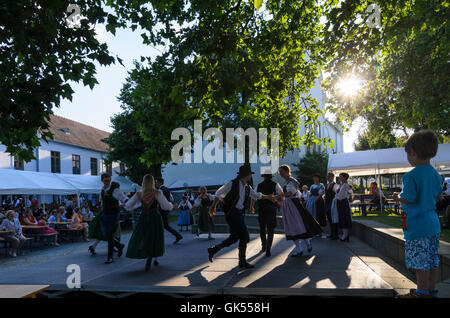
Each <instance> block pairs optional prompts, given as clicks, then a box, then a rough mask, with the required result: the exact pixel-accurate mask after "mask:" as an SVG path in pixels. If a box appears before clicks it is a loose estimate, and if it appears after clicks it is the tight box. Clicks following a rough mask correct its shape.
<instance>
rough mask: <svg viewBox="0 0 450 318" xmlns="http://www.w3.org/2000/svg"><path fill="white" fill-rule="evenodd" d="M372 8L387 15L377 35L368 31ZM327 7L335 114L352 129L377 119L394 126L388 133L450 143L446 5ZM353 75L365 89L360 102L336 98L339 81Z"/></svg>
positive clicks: (406, 2) (408, 2) (407, 0)
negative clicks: (416, 133) (421, 134)
mask: <svg viewBox="0 0 450 318" xmlns="http://www.w3.org/2000/svg"><path fill="white" fill-rule="evenodd" d="M372 3H376V4H377V5H378V6H379V8H380V9H381V27H379V28H373V27H371V26H370V24H368V23H367V20H369V19H370V18H371V17H370V15H369V14H368V13H366V9H367V8H368V7H369V5H371V4H372ZM328 6H329V7H328V9H325V10H326V12H327V19H328V22H327V26H326V29H327V32H326V34H325V38H326V39H327V43H329V45H328V50H326V52H327V53H326V54H329V55H331V56H332V59H331V60H330V62H329V64H328V69H329V71H330V72H331V74H332V75H331V77H330V80H329V81H328V83H327V84H326V85H325V87H327V88H328V89H329V90H330V91H331V99H330V103H331V108H330V109H331V110H332V111H334V112H335V113H336V114H337V115H338V117H339V118H340V119H341V121H343V122H344V121H345V122H346V123H347V124H348V123H351V122H352V121H353V120H354V119H355V118H356V117H359V116H361V117H363V118H368V117H370V114H371V113H372V112H377V114H378V115H380V114H383V116H382V118H383V120H384V121H386V122H387V123H388V124H389V126H390V129H386V130H385V133H392V132H393V131H395V130H402V131H404V130H406V129H412V130H418V129H422V128H429V129H432V130H434V131H435V132H436V133H437V135H438V136H439V137H440V139H441V141H443V140H445V138H448V136H449V134H450V131H449V127H450V116H449V109H448V105H449V91H450V89H449V81H448V74H449V73H450V65H449V63H448V55H449V53H450V46H449V45H448V43H449V42H450V41H449V26H448V16H449V10H450V8H449V4H448V1H446V0H440V1H438V0H432V1H430V0H414V1H413V0H402V1H373V0H357V1H355V0H347V1H341V2H338V1H330V2H329V3H328ZM358 18H361V19H358ZM349 75H355V76H358V77H360V78H361V79H363V80H364V82H365V85H364V87H363V88H362V90H361V92H360V94H359V95H358V96H356V97H354V98H347V97H345V96H342V95H340V94H339V91H338V90H337V85H336V84H337V83H338V82H339V80H340V79H341V78H342V77H345V76H349ZM368 122H369V124H370V120H368ZM384 127H385V128H386V125H384Z"/></svg>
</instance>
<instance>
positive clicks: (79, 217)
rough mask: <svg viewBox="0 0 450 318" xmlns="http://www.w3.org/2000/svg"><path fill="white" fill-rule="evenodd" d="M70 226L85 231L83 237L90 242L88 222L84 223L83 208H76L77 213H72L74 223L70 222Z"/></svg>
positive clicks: (72, 228)
mask: <svg viewBox="0 0 450 318" xmlns="http://www.w3.org/2000/svg"><path fill="white" fill-rule="evenodd" d="M69 228H70V229H71V230H75V231H79V230H82V231H83V239H84V240H85V241H86V242H89V240H88V238H87V235H88V224H87V223H83V214H81V210H80V209H79V208H76V209H75V213H73V215H72V223H70V226H69Z"/></svg>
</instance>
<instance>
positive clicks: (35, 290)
mask: <svg viewBox="0 0 450 318" xmlns="http://www.w3.org/2000/svg"><path fill="white" fill-rule="evenodd" d="M48 288H50V285H0V298H36V295H37V294H40V293H42V292H43V291H45V290H47V289H48Z"/></svg>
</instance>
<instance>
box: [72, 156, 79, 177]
mask: <svg viewBox="0 0 450 318" xmlns="http://www.w3.org/2000/svg"><path fill="white" fill-rule="evenodd" d="M80 166H81V165H80V156H79V155H72V172H73V174H80V171H81V169H80Z"/></svg>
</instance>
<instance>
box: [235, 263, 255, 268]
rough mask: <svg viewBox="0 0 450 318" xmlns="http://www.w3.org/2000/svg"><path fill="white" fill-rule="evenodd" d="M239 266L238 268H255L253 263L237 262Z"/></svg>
mask: <svg viewBox="0 0 450 318" xmlns="http://www.w3.org/2000/svg"><path fill="white" fill-rule="evenodd" d="M239 267H240V268H255V265H252V264H249V263H247V262H245V263H239Z"/></svg>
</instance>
